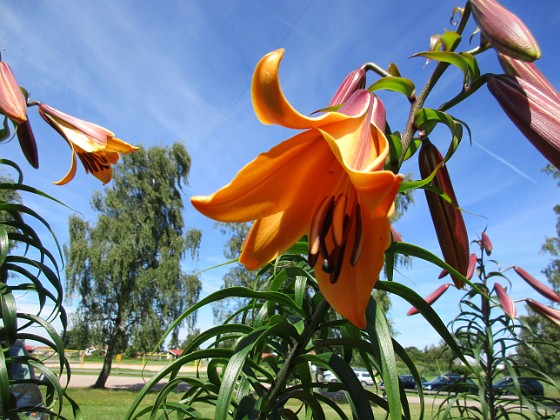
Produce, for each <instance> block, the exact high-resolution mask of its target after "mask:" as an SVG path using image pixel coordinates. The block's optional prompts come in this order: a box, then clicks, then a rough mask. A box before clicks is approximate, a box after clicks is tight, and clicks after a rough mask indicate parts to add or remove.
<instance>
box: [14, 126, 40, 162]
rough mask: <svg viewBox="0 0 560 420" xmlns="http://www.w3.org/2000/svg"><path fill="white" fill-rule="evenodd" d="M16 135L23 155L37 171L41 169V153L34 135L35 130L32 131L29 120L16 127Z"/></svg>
mask: <svg viewBox="0 0 560 420" xmlns="http://www.w3.org/2000/svg"><path fill="white" fill-rule="evenodd" d="M16 134H17V138H18V140H19V145H20V147H21V150H22V151H23V155H24V156H25V158H26V159H27V161H28V162H29V164H30V165H31V166H33V167H34V168H35V169H37V168H38V167H39V153H38V152H37V143H35V135H34V134H33V130H31V123H30V122H29V120H26V121H24V122H22V123H21V124H18V125H17V126H16Z"/></svg>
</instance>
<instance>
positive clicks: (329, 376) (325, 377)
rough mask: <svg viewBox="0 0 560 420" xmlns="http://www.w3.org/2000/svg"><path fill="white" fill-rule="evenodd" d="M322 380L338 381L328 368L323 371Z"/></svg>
mask: <svg viewBox="0 0 560 420" xmlns="http://www.w3.org/2000/svg"><path fill="white" fill-rule="evenodd" d="M323 381H325V382H338V378H337V377H336V376H335V374H334V373H332V372H331V371H330V370H325V371H324V372H323Z"/></svg>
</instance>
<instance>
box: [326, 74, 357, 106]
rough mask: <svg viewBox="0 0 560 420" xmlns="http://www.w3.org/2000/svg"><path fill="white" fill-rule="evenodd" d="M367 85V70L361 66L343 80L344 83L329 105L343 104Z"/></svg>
mask: <svg viewBox="0 0 560 420" xmlns="http://www.w3.org/2000/svg"><path fill="white" fill-rule="evenodd" d="M365 86H366V72H365V70H364V69H361V68H360V69H357V70H354V71H353V72H351V73H350V74H349V75H348V76H346V78H345V79H344V80H343V81H342V84H341V85H340V87H339V88H338V90H337V91H336V93H335V94H334V96H333V98H332V99H331V101H330V102H329V107H330V106H336V105H340V104H343V103H344V102H346V100H347V99H348V98H349V97H350V96H352V94H353V93H354V92H356V91H357V90H358V89H363V88H364V87H365Z"/></svg>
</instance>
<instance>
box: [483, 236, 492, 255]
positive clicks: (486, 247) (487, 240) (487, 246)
mask: <svg viewBox="0 0 560 420" xmlns="http://www.w3.org/2000/svg"><path fill="white" fill-rule="evenodd" d="M481 236H482V247H483V248H484V251H486V255H490V254H491V253H492V249H493V247H492V241H491V240H490V237H489V236H488V235H487V234H486V232H482V235H481Z"/></svg>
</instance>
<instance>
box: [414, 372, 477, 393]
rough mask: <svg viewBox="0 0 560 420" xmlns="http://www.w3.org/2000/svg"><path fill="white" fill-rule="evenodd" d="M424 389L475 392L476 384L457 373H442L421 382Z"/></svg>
mask: <svg viewBox="0 0 560 420" xmlns="http://www.w3.org/2000/svg"><path fill="white" fill-rule="evenodd" d="M422 389H423V390H424V391H441V392H470V393H474V392H476V384H475V383H474V382H473V381H472V380H471V379H467V378H465V377H464V376H463V375H458V374H444V375H439V376H438V377H436V378H434V379H432V380H431V381H428V382H424V383H422Z"/></svg>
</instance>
